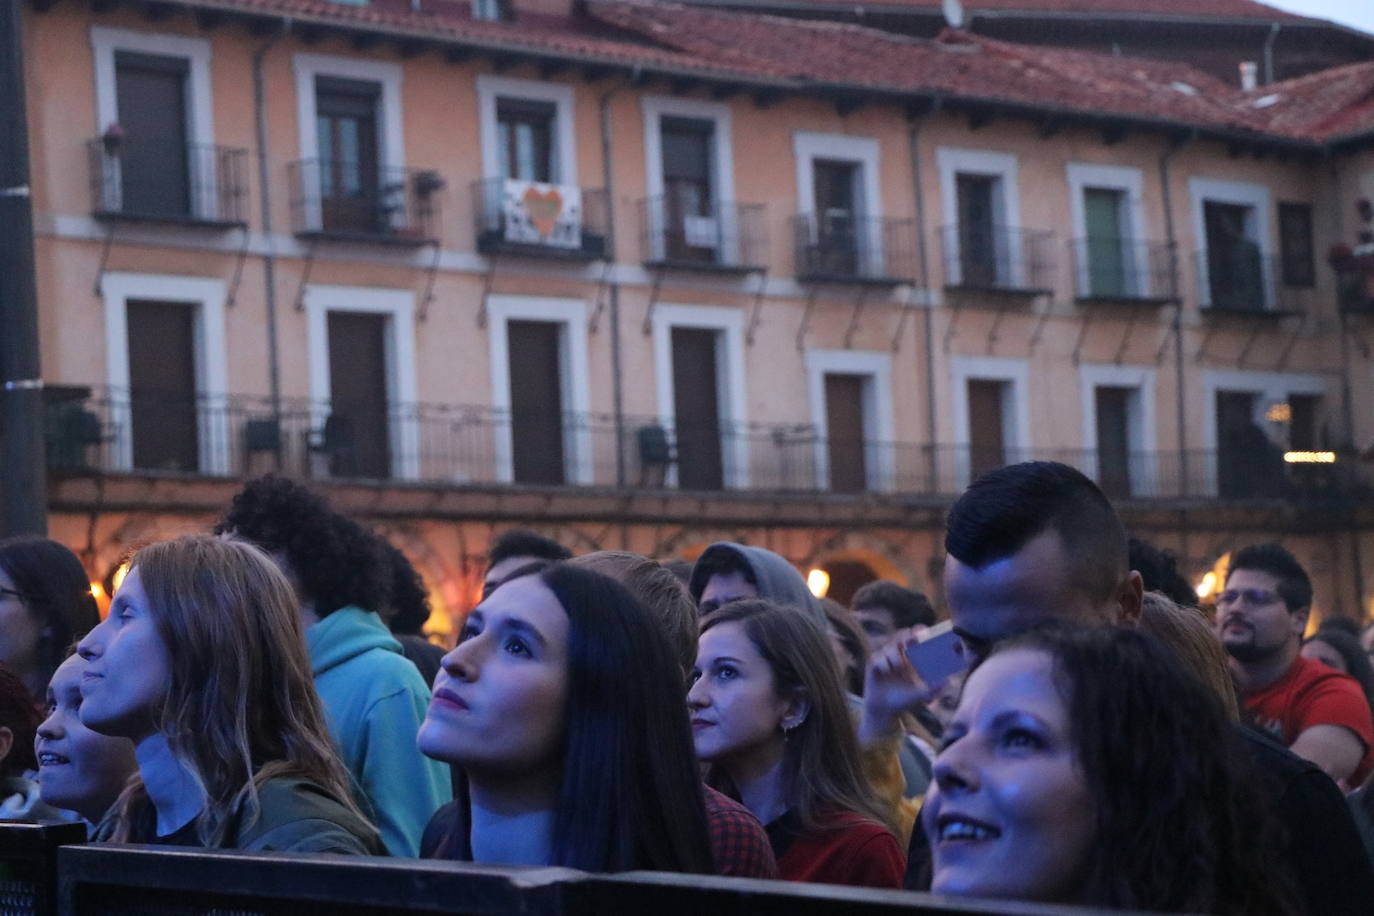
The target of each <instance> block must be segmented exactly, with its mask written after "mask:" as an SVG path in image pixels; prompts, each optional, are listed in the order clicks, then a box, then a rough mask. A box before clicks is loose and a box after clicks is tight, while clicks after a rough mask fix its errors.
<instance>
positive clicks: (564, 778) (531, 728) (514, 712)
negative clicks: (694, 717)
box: [419, 564, 712, 873]
mask: <svg viewBox="0 0 1374 916" xmlns="http://www.w3.org/2000/svg"><path fill="white" fill-rule="evenodd" d="M679 671H681V663H680V662H678V661H677V660H676V658H675V657H674V655H673V652H672V650H671V649H670V648H669V645H668V640H667V637H666V636H665V635H664V633H663V632H662V628H661V627H658V626H656V625H655V624H654V623H653V621H652V620H651V619H650V618H649V612H648V611H646V610H645V609H643V608H641V607H638V606H636V604H635V599H634V598H633V597H631V595H630V594H629V592H627V591H626V590H625V588H624V587H623V586H621V585H619V584H618V583H616V582H614V581H613V580H611V579H609V578H608V577H606V576H603V575H601V574H600V573H595V572H592V571H590V570H587V569H580V568H577V567H574V566H571V565H567V564H560V565H555V566H552V567H549V568H547V569H544V570H542V571H540V572H538V573H536V574H530V575H517V577H516V578H514V579H511V580H507V581H506V582H504V583H503V584H502V585H501V586H500V587H498V588H497V589H496V590H495V591H494V592H492V593H491V594H490V595H489V596H488V597H487V598H486V599H485V600H483V601H482V603H481V604H479V605H478V606H477V607H476V609H474V610H473V611H472V613H471V614H470V615H469V617H468V620H467V622H466V625H465V626H464V627H463V631H462V634H461V636H460V638H459V643H458V645H457V646H456V647H455V648H454V649H453V650H452V651H451V652H449V653H448V654H447V655H446V656H444V662H443V669H442V670H441V671H440V673H439V677H438V679H437V681H436V682H435V690H434V699H433V701H432V702H431V703H430V708H429V714H428V715H427V716H426V718H425V722H424V725H423V726H421V728H420V736H419V743H420V749H421V750H422V751H423V752H424V753H426V754H428V755H429V756H430V757H433V758H435V759H436V760H443V761H447V762H449V763H452V764H455V765H456V766H458V767H460V768H461V771H462V779H461V780H460V786H459V788H460V791H459V792H458V797H457V799H455V801H453V802H452V803H450V804H448V805H446V806H444V807H443V808H441V809H440V810H439V812H438V813H437V814H436V815H435V817H434V819H433V820H432V821H431V822H430V825H429V827H428V828H427V829H426V830H425V837H424V840H423V841H422V843H421V854H422V855H423V856H426V857H430V858H447V859H458V860H464V861H475V862H485V863H500V864H517V865H561V866H566V867H570V868H578V869H582V870H584V871H593V872H607V871H625V870H631V869H652V870H656V871H679V872H698V873H710V872H711V871H712V861H711V853H710V846H709V842H708V839H707V831H706V815H705V812H704V809H703V805H702V797H701V784H700V782H699V780H698V777H697V773H696V767H695V764H694V761H693V758H692V749H691V743H690V742H691V739H690V736H689V732H688V727H687V715H686V710H685V709H684V707H683V705H682V681H681V679H680V677H679V676H678V675H677V672H679Z"/></svg>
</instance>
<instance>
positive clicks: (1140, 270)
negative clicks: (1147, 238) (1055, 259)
mask: <svg viewBox="0 0 1374 916" xmlns="http://www.w3.org/2000/svg"><path fill="white" fill-rule="evenodd" d="M1069 254H1070V256H1071V257H1072V258H1073V276H1074V290H1075V296H1076V298H1077V299H1078V301H1079V302H1080V303H1084V304H1093V303H1106V304H1111V303H1120V304H1125V305H1164V304H1166V303H1171V302H1177V301H1178V283H1177V281H1176V279H1175V271H1174V258H1173V252H1172V250H1171V249H1170V247H1169V243H1168V242H1137V241H1134V240H1132V239H1120V238H1085V239H1074V240H1073V241H1072V242H1070V243H1069Z"/></svg>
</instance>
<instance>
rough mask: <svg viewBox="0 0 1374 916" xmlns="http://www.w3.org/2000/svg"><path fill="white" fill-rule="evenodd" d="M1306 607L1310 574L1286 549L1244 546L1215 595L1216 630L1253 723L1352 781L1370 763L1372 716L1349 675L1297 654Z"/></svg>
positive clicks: (1373, 757)
mask: <svg viewBox="0 0 1374 916" xmlns="http://www.w3.org/2000/svg"><path fill="white" fill-rule="evenodd" d="M1311 608H1312V581H1311V580H1310V579H1309V578H1308V576H1307V572H1306V571H1305V570H1304V569H1303V568H1302V566H1301V564H1299V563H1298V561H1297V560H1296V559H1294V557H1293V555H1292V554H1291V553H1289V552H1288V551H1287V550H1284V549H1283V548H1282V547H1280V546H1279V545H1278V544H1259V545H1256V546H1252V547H1246V548H1245V549H1244V550H1241V551H1239V552H1237V553H1236V555H1235V557H1234V558H1233V559H1232V560H1231V564H1230V568H1229V569H1228V570H1227V573H1226V587H1225V588H1224V590H1223V591H1222V592H1221V594H1220V595H1219V596H1218V597H1217V636H1218V637H1219V638H1220V639H1221V642H1222V645H1224V646H1225V647H1226V651H1227V652H1229V653H1230V655H1231V670H1232V672H1233V673H1234V674H1235V676H1236V681H1237V684H1238V686H1239V687H1240V694H1241V701H1242V703H1244V705H1245V708H1246V710H1247V711H1249V713H1250V714H1251V716H1253V717H1254V720H1255V724H1256V725H1258V726H1259V727H1260V728H1263V729H1264V730H1266V731H1268V732H1269V733H1270V734H1272V735H1273V736H1274V737H1275V738H1277V739H1278V740H1279V741H1281V742H1283V743H1284V744H1285V745H1287V746H1288V748H1289V750H1291V751H1292V752H1293V753H1295V754H1297V755H1298V756H1299V757H1304V758H1306V759H1307V760H1310V761H1312V762H1313V763H1315V764H1316V765H1317V766H1319V767H1321V768H1322V770H1324V771H1325V772H1326V773H1327V775H1329V776H1330V777H1331V778H1332V779H1334V780H1336V781H1337V782H1340V783H1343V784H1346V785H1348V786H1352V787H1353V786H1357V785H1359V784H1360V783H1361V782H1363V780H1364V778H1365V776H1366V775H1368V773H1369V771H1370V768H1371V767H1374V723H1372V722H1371V720H1370V712H1369V703H1368V701H1366V700H1365V698H1364V694H1363V693H1362V692H1361V691H1360V686H1359V684H1358V683H1356V681H1355V680H1354V679H1353V678H1351V677H1349V676H1348V675H1345V674H1342V673H1341V672H1339V671H1336V670H1334V669H1332V668H1329V667H1327V666H1326V665H1323V664H1321V663H1320V662H1316V661H1313V660H1312V659H1307V658H1303V657H1302V655H1301V654H1300V653H1299V650H1300V649H1301V648H1302V634H1303V631H1304V630H1305V629H1306V628H1307V615H1308V612H1309V611H1310V610H1311Z"/></svg>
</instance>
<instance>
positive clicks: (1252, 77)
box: [1240, 60, 1259, 92]
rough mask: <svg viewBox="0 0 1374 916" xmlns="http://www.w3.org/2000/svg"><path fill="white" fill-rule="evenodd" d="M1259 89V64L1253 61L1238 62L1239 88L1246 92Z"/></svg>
mask: <svg viewBox="0 0 1374 916" xmlns="http://www.w3.org/2000/svg"><path fill="white" fill-rule="evenodd" d="M1258 87H1259V64H1257V63H1255V62H1254V61H1253V60H1243V61H1241V62H1240V88H1241V89H1243V90H1245V91H1246V92H1249V91H1251V90H1252V89H1257V88H1258Z"/></svg>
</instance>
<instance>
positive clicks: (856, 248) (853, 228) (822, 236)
mask: <svg viewBox="0 0 1374 916" xmlns="http://www.w3.org/2000/svg"><path fill="white" fill-rule="evenodd" d="M812 169H813V171H812V184H813V185H814V187H815V192H816V200H815V206H816V220H817V237H816V246H817V252H816V254H817V257H818V258H819V259H820V265H819V267H820V271H819V272H820V273H828V274H836V275H838V276H844V277H849V276H853V275H855V274H856V273H858V270H859V263H860V255H861V252H860V249H861V247H862V236H861V227H860V225H859V213H858V205H857V196H858V195H857V193H856V190H855V185H856V184H857V183H858V179H859V166H858V164H857V163H854V162H841V161H838V160H835V159H816V160H814V162H813V163H812Z"/></svg>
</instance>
